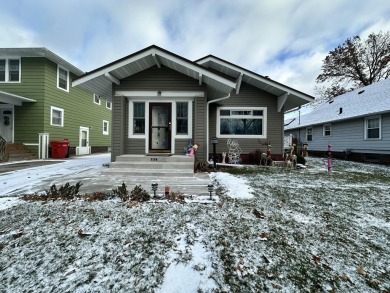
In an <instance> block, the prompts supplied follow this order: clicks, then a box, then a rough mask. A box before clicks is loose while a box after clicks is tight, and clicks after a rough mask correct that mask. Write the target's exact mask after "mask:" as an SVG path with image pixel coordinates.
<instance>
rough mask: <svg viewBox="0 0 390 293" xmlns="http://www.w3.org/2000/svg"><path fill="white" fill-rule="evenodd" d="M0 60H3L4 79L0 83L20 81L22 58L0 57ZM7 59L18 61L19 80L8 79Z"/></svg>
mask: <svg viewBox="0 0 390 293" xmlns="http://www.w3.org/2000/svg"><path fill="white" fill-rule="evenodd" d="M0 60H5V80H4V81H1V80H0V83H21V82H22V60H21V58H20V57H12V56H7V57H0ZM9 60H18V61H19V80H18V81H10V80H9Z"/></svg>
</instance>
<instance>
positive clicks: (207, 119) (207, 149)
mask: <svg viewBox="0 0 390 293" xmlns="http://www.w3.org/2000/svg"><path fill="white" fill-rule="evenodd" d="M229 98H230V94H228V95H227V96H225V97H222V98H218V99H215V100H210V101H208V102H207V107H206V156H207V157H206V161H209V140H210V138H209V135H210V133H209V132H210V130H209V120H210V118H209V115H210V111H209V107H210V104H211V103H215V102H219V101H222V100H226V99H229Z"/></svg>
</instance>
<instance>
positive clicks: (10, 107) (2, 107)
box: [0, 104, 15, 143]
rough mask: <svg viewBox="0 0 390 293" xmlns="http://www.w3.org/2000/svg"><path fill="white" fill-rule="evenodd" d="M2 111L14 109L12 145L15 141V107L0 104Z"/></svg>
mask: <svg viewBox="0 0 390 293" xmlns="http://www.w3.org/2000/svg"><path fill="white" fill-rule="evenodd" d="M0 109H4V110H5V109H8V110H9V109H12V133H11V136H12V137H11V143H14V139H15V106H14V105H12V104H0Z"/></svg>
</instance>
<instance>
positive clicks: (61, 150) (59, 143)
mask: <svg viewBox="0 0 390 293" xmlns="http://www.w3.org/2000/svg"><path fill="white" fill-rule="evenodd" d="M69 144H70V142H69V140H52V141H51V142H50V146H51V157H52V158H53V159H65V157H66V155H67V154H68V149H69Z"/></svg>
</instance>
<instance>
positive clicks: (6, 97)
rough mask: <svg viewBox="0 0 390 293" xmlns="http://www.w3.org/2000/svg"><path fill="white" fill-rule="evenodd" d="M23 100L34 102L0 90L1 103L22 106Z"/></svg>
mask: <svg viewBox="0 0 390 293" xmlns="http://www.w3.org/2000/svg"><path fill="white" fill-rule="evenodd" d="M23 102H30V103H34V102H36V100H33V99H30V98H26V97H22V96H18V95H15V94H11V93H7V92H3V91H0V104H1V103H2V104H11V105H16V106H22V103H23Z"/></svg>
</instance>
